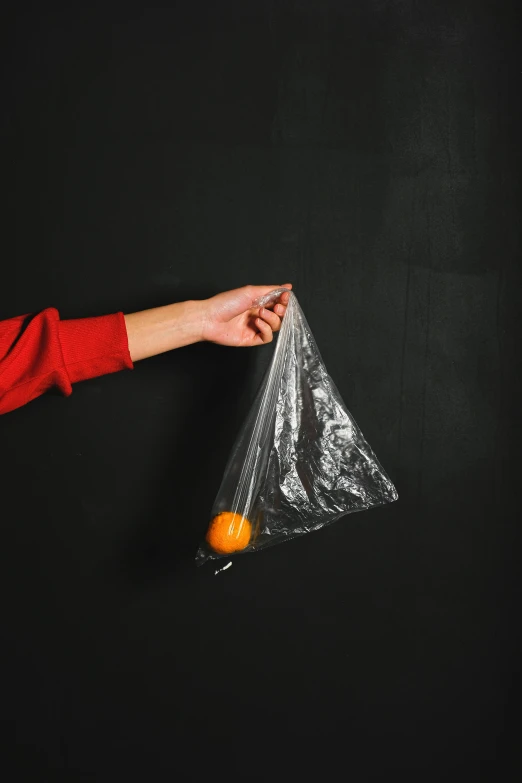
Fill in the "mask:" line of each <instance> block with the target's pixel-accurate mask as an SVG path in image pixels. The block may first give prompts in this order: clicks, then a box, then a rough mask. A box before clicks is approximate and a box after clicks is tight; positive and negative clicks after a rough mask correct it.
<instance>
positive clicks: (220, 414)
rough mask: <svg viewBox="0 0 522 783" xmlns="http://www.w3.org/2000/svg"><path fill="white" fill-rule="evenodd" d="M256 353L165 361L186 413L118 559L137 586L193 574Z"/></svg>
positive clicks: (203, 348) (188, 352)
mask: <svg viewBox="0 0 522 783" xmlns="http://www.w3.org/2000/svg"><path fill="white" fill-rule="evenodd" d="M213 293H215V291H209V290H208V289H206V290H205V289H204V288H203V287H197V288H182V289H180V288H177V289H176V292H175V296H174V297H173V298H174V299H175V300H178V301H184V300H187V299H203V298H207V297H209V296H211V295H212V294H213ZM256 353H257V351H256V350H249V349H237V348H227V347H223V346H219V345H213V344H210V343H199V344H197V345H191V346H188V347H186V348H184V349H183V350H180V351H173V352H172V353H170V354H165V355H164V357H162V360H164V361H165V362H169V363H174V364H175V366H176V369H175V370H174V372H175V373H176V375H178V377H183V378H184V379H185V386H186V396H185V402H186V407H185V409H184V410H183V411H181V412H179V413H178V415H177V417H176V420H177V422H178V427H177V428H176V435H175V436H174V435H173V437H172V444H173V445H172V452H171V454H170V458H168V459H166V460H165V462H164V465H163V470H162V472H161V475H159V476H158V478H157V480H156V481H155V482H152V483H151V485H150V488H149V497H148V501H147V502H146V503H145V504H144V507H143V508H144V511H143V512H142V514H141V516H138V518H137V525H136V527H135V529H134V531H133V533H131V534H130V537H129V540H128V542H127V545H126V548H125V551H124V552H123V553H121V552H120V554H119V558H120V559H121V560H122V561H123V569H124V578H125V579H128V580H130V581H131V582H132V583H134V584H144V583H146V582H151V581H158V580H160V581H162V580H163V579H167V578H168V577H169V576H171V575H172V573H173V571H174V570H178V569H179V568H180V567H182V566H188V567H190V568H195V567H196V566H195V563H194V558H195V555H196V551H197V548H198V546H199V543H200V541H201V539H202V538H203V536H204V535H205V532H206V526H207V524H208V522H209V521H210V511H211V507H212V504H213V501H214V497H215V495H216V493H217V491H218V489H219V484H220V482H221V478H222V474H223V471H224V468H225V464H226V461H227V458H228V455H229V452H230V449H231V448H232V446H233V442H234V439H235V437H236V435H237V433H238V431H239V428H240V426H241V422H242V420H243V418H244V416H245V415H246V412H247V409H248V405H249V404H250V402H251V400H250V396H251V395H250V380H251V375H252V368H253V365H254V363H255V362H256V356H255V354H256ZM169 371H172V366H171V367H170V368H169Z"/></svg>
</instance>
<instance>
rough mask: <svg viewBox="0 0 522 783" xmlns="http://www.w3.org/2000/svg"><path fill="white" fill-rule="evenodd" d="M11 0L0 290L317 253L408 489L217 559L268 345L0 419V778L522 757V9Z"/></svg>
mask: <svg viewBox="0 0 522 783" xmlns="http://www.w3.org/2000/svg"><path fill="white" fill-rule="evenodd" d="M46 6H47V4H33V5H31V4H18V6H16V8H14V10H12V11H11V12H10V13H6V12H5V8H4V13H5V16H4V19H3V24H2V26H1V36H2V39H3V40H2V93H1V95H2V113H1V134H2V135H1V138H2V144H1V165H2V177H1V183H2V191H3V196H4V202H5V205H4V208H3V212H2V244H3V250H2V262H1V263H2V274H1V278H0V279H1V283H0V318H7V317H10V316H14V315H19V314H22V313H26V312H31V311H36V310H39V309H42V308H44V307H49V306H54V307H57V308H58V309H59V311H60V313H61V315H62V317H64V318H73V317H81V316H90V315H101V314H104V313H110V312H114V311H116V310H123V311H124V312H130V311H133V310H136V309H140V308H145V307H151V306H154V305H159V304H166V303H168V302H171V301H179V300H183V299H186V298H202V297H206V296H210V295H212V294H214V293H217V292H219V291H222V290H226V289H228V288H235V287H238V286H240V285H244V284H246V283H254V284H269V285H271V284H275V285H279V284H282V283H285V282H287V281H290V282H292V283H293V284H294V288H295V292H296V294H297V296H298V299H299V301H300V304H301V305H302V307H303V310H304V312H305V314H306V316H307V318H308V321H309V323H310V326H311V328H312V331H313V332H314V335H315V337H316V340H317V343H318V345H319V348H320V350H321V352H322V354H323V358H324V360H325V363H326V366H327V368H328V370H329V372H330V374H331V375H332V377H333V379H334V381H335V382H336V384H337V385H338V387H339V389H340V391H341V393H342V395H343V397H344V399H345V401H346V403H347V405H348V407H349V409H350V410H351V412H352V413H353V415H354V416H355V418H356V420H357V421H358V423H359V425H360V426H361V429H362V431H363V433H364V434H365V436H366V438H367V439H368V441H369V442H370V444H371V445H372V447H373V448H374V449H375V451H376V453H377V455H378V457H379V459H380V461H381V462H382V464H383V466H384V468H385V469H386V471H387V472H388V473H389V475H390V477H391V478H392V480H393V481H394V483H395V484H396V486H397V489H398V491H399V496H400V499H399V501H398V502H397V503H395V504H393V505H392V506H389V507H386V508H380V509H375V510H372V511H368V512H364V513H362V514H356V515H354V516H352V517H348V518H345V519H344V520H342V521H340V522H338V523H336V524H335V525H332V526H331V527H329V528H327V529H325V530H322V531H320V532H318V533H314V534H311V535H309V536H306V537H304V538H302V539H298V540H295V541H293V542H292V543H289V544H288V545H285V546H279V547H274V548H273V549H269V550H267V551H265V552H262V553H259V554H255V555H246V556H244V557H239V558H236V559H235V561H234V564H233V567H232V568H230V569H229V570H228V571H226V572H223V573H220V574H218V575H217V576H215V575H214V567H213V566H212V565H209V566H207V567H204V568H202V569H198V568H196V567H195V565H194V555H195V551H196V548H197V546H198V543H199V540H200V537H201V536H202V535H203V534H204V531H205V529H206V525H207V521H208V514H209V510H210V507H211V505H212V501H213V499H214V495H215V493H216V491H217V489H218V486H219V483H220V480H221V475H222V472H223V468H224V464H225V461H226V458H227V455H228V452H229V449H230V447H231V445H232V443H233V441H234V438H235V436H236V433H237V430H238V427H239V426H240V424H241V421H242V419H243V417H244V416H245V414H246V412H247V411H248V408H249V404H250V402H251V400H252V396H253V394H254V392H255V389H256V386H257V384H258V382H259V380H260V378H261V375H262V372H263V370H264V368H265V367H266V366H267V364H268V362H269V359H270V355H271V350H272V348H270V347H268V348H260V349H256V350H251V351H240V350H237V349H227V348H221V347H218V346H212V345H198V346H192V347H189V348H185V349H182V350H179V351H175V352H173V353H172V354H169V355H164V356H160V357H156V358H154V359H150V360H147V361H146V362H142V363H140V364H139V365H137V366H136V368H135V370H134V371H133V372H123V373H118V374H115V375H111V376H107V377H104V378H99V379H95V380H92V381H88V382H85V383H82V384H79V385H78V386H76V387H75V390H74V393H73V396H72V397H71V398H70V399H68V400H64V399H63V398H61V397H59V396H57V395H52V394H50V395H46V396H45V397H43V398H40V399H38V400H36V401H34V402H32V403H31V404H30V405H28V406H26V407H25V408H22V409H19V410H17V411H15V412H12V413H10V414H7V415H6V416H4V417H2V420H1V421H0V439H1V454H2V473H1V487H2V488H1V498H2V505H1V511H0V514H1V547H0V557H1V562H0V569H1V574H2V583H3V590H2V614H1V634H2V689H1V715H2V718H3V722H2V744H3V747H4V750H3V755H2V759H3V761H2V764H3V766H4V767H5V769H6V770H7V769H10V770H11V771H9V772H8V774H7V775H5V780H6V781H14V780H18V779H20V780H21V779H25V780H32V781H53V780H64V781H100V782H103V783H105V781H111V783H113V781H116V780H140V781H153V782H154V783H155V782H156V781H162V780H169V781H170V780H176V779H177V780H187V781H188V780H195V781H200V780H207V779H209V776H211V775H217V774H220V775H222V776H226V778H227V779H228V780H252V781H286V780H303V779H307V776H314V777H315V778H317V779H320V780H327V781H329V780H338V779H347V780H353V781H370V780H372V781H373V780H385V779H387V778H388V777H389V776H391V775H394V774H395V775H399V774H400V775H401V776H402V779H411V780H415V781H428V780H430V781H431V780H437V781H440V780H441V779H444V780H448V779H450V780H454V779H455V780H470V781H477V780H480V781H483V780H484V781H485V780H487V781H489V780H491V781H504V780H510V779H512V777H513V778H514V776H515V774H516V773H515V768H517V769H518V771H519V772H520V761H519V755H518V743H519V725H518V720H517V713H518V709H517V705H518V702H519V699H520V688H519V673H520V634H519V631H520V620H519V614H520V586H521V578H520V570H521V559H520V555H521V547H520V543H521V542H520V532H519V522H518V520H517V511H519V503H518V498H519V487H520V479H519V472H518V468H519V461H518V451H519V443H520V429H519V428H518V423H517V420H516V415H515V414H516V408H517V405H518V403H519V398H520V382H519V378H520V374H519V364H518V361H519V349H518V339H519V336H520V328H519V318H520V295H519V294H520V272H519V268H518V254H519V253H520V189H519V187H520V178H519V174H520V169H519V163H520V151H519V150H520V138H521V130H522V126H521V123H520V86H521V79H522V73H521V72H522V65H521V60H520V57H519V54H518V51H517V45H518V36H517V22H518V19H517V18H516V17H517V13H516V12H515V7H516V4H515V3H513V4H512V5H507V4H503V3H500V4H498V3H497V4H494V3H490V4H484V3H476V2H472V0H462V1H460V2H459V1H458V0H455V1H454V2H451V3H449V2H448V3H446V2H433V1H432V2H424V3H421V2H415V0H389V1H387V0H367V1H366V2H362V1H357V2H341V1H340V0H301V1H298V0H295V1H294V2H290V1H289V0H274V2H269V0H266V2H248V0H244V2H231V1H230V0H221V1H220V2H219V3H213V4H209V3H207V4H203V3H201V2H197V1H196V2H188V0H187V2H185V3H176V2H172V3H165V4H163V5H156V6H152V5H147V6H146V5H143V4H139V3H133V2H128V3H126V4H124V5H122V6H121V7H120V8H119V9H118V8H116V7H115V6H111V5H110V4H104V5H103V6H102V5H96V4H87V3H83V4H82V3H75V4H69V5H68V6H66V7H64V8H63V9H61V10H60V9H58V7H53V9H50V8H49V7H46Z"/></svg>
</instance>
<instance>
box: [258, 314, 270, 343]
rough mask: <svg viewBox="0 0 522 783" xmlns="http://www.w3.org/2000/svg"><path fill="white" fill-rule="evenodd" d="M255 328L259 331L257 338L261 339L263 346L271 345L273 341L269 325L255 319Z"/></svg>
mask: <svg viewBox="0 0 522 783" xmlns="http://www.w3.org/2000/svg"><path fill="white" fill-rule="evenodd" d="M256 326H257V328H258V329H259V334H258V335H257V337H258V338H260V339H261V342H262V343H264V344H265V345H266V344H267V343H271V342H272V340H273V339H274V333H273V331H272V329H271V328H270V326H269V324H267V322H266V321H263V319H262V318H256Z"/></svg>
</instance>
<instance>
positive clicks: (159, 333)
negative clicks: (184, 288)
mask: <svg viewBox="0 0 522 783" xmlns="http://www.w3.org/2000/svg"><path fill="white" fill-rule="evenodd" d="M125 324H126V327H127V337H128V342H129V351H130V355H131V358H132V360H133V361H138V360H140V359H146V358H147V357H149V356H155V355H156V354H159V353H165V352H166V351H172V350H173V349H174V348H182V347H183V346H185V345H191V344H192V343H198V342H201V341H202V340H204V339H205V338H204V336H203V335H204V325H205V308H204V306H203V302H198V301H196V300H192V301H187V302H176V303H175V304H171V305H165V306H164V307H155V308H153V309H151V310H143V311H141V312H139V313H131V314H130V315H125Z"/></svg>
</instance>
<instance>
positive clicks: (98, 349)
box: [58, 313, 134, 383]
mask: <svg viewBox="0 0 522 783" xmlns="http://www.w3.org/2000/svg"><path fill="white" fill-rule="evenodd" d="M58 334H59V337H60V344H61V348H62V355H63V361H64V364H65V369H66V371H67V374H68V376H69V379H70V381H71V383H78V381H85V380H87V379H88V378H96V377H98V376H99V375H107V374H108V373H111V372H118V371H119V370H125V369H127V370H132V369H133V367H134V365H133V363H132V359H131V357H130V353H129V341H128V338H127V328H126V326H125V318H124V316H123V313H114V314H113V315H103V316H99V317H97V318H75V319H72V320H67V321H58Z"/></svg>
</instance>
